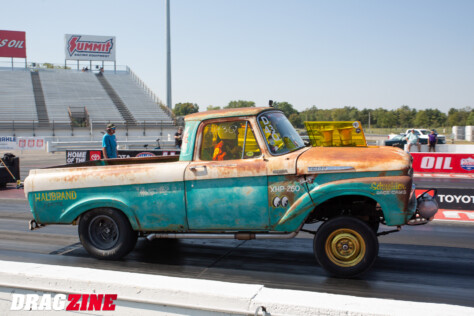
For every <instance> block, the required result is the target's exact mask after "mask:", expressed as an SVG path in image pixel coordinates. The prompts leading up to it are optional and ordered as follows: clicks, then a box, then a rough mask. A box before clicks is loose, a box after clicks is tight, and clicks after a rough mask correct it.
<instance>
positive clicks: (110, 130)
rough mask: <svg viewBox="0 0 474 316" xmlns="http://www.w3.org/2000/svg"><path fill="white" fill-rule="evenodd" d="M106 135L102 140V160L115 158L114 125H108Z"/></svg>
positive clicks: (115, 140) (116, 155)
mask: <svg viewBox="0 0 474 316" xmlns="http://www.w3.org/2000/svg"><path fill="white" fill-rule="evenodd" d="M106 132H107V133H106V134H104V137H103V138H102V153H103V154H104V159H109V158H117V157H118V153H117V139H116V137H115V125H114V124H108V125H107V130H106Z"/></svg>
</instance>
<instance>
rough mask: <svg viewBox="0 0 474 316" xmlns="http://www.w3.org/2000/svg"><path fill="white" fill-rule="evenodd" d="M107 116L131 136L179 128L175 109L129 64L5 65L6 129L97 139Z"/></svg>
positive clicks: (1, 116) (0, 75)
mask: <svg viewBox="0 0 474 316" xmlns="http://www.w3.org/2000/svg"><path fill="white" fill-rule="evenodd" d="M80 113H83V114H82V115H83V117H80V116H79V117H78V115H81V114H80ZM108 122H112V123H114V124H116V125H118V127H119V129H122V130H125V131H126V135H127V136H128V135H137V136H138V135H143V136H145V135H146V134H147V133H146V132H147V131H149V133H151V132H150V131H154V134H155V135H156V132H157V131H158V130H159V131H160V134H162V133H163V130H167V131H172V130H174V129H175V122H174V119H173V116H172V114H171V112H170V111H169V110H168V109H167V108H166V107H164V106H163V105H162V103H161V101H160V100H159V99H158V98H157V97H156V96H155V95H154V94H153V93H152V92H151V90H150V89H148V88H147V87H146V85H144V83H143V82H142V81H141V80H140V79H139V78H138V77H137V76H136V75H135V74H134V73H133V72H132V71H131V70H130V69H129V68H128V67H126V69H125V70H120V71H117V70H111V71H105V72H104V73H100V72H92V71H85V72H84V71H80V70H72V69H45V68H36V67H34V68H33V67H31V68H22V69H19V68H14V69H12V68H0V133H1V135H13V136H14V135H22V136H35V135H42V136H58V135H86V134H89V135H90V136H91V139H92V138H94V137H96V138H99V137H100V136H101V131H103V129H104V126H105V124H107V123H108Z"/></svg>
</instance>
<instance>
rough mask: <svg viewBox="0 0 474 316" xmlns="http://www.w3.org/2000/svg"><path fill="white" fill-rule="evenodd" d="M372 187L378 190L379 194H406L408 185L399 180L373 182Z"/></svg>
mask: <svg viewBox="0 0 474 316" xmlns="http://www.w3.org/2000/svg"><path fill="white" fill-rule="evenodd" d="M370 189H371V190H374V191H376V193H375V194H377V195H389V194H405V193H406V190H407V187H406V186H405V185H404V184H403V183H398V182H388V183H383V182H372V183H371V184H370Z"/></svg>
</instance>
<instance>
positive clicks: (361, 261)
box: [313, 216, 379, 277]
mask: <svg viewBox="0 0 474 316" xmlns="http://www.w3.org/2000/svg"><path fill="white" fill-rule="evenodd" d="M313 245H314V254H315V256H316V259H317V260H318V262H319V264H320V265H321V266H322V267H323V268H324V269H325V270H326V271H328V272H329V273H330V274H331V275H333V276H337V277H356V276H359V275H361V274H363V273H365V272H367V271H368V270H369V269H370V268H371V267H372V265H373V264H374V262H375V259H376V258H377V255H378V251H379V243H378V239H377V236H376V234H375V232H374V230H373V229H372V228H370V227H369V225H367V224H366V223H365V222H363V221H361V220H360V219H358V218H355V217H349V216H341V217H336V218H333V219H330V220H328V221H327V222H325V223H324V224H322V225H321V227H320V228H319V229H318V231H317V233H316V236H315V237H314V244H313Z"/></svg>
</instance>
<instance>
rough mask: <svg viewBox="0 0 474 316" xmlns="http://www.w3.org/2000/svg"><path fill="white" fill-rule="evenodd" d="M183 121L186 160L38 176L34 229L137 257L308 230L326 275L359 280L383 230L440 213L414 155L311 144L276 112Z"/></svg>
mask: <svg viewBox="0 0 474 316" xmlns="http://www.w3.org/2000/svg"><path fill="white" fill-rule="evenodd" d="M185 122H186V124H185V130H184V135H183V144H182V148H181V154H180V156H179V158H173V157H147V158H128V159H108V160H101V161H93V162H86V163H80V164H76V165H67V166H57V167H52V168H47V169H38V170H32V171H30V174H29V176H28V177H27V178H26V180H25V194H26V196H27V198H28V200H29V204H30V207H31V212H32V213H33V217H34V219H33V220H31V221H30V229H35V228H38V227H41V226H43V225H48V224H73V225H76V224H78V232H79V237H80V240H81V243H82V245H83V246H84V248H85V249H86V250H87V251H88V252H89V253H90V255H92V256H94V257H96V258H99V259H118V258H121V257H123V256H125V255H127V254H128V253H129V252H130V251H132V250H133V248H134V247H135V244H136V241H137V238H138V237H145V238H148V239H149V240H152V239H154V238H229V239H230V238H232V239H234V238H235V239H240V240H250V239H278V238H292V237H295V236H296V235H297V234H298V233H299V232H300V231H305V232H309V233H311V234H314V243H313V244H314V254H315V257H316V259H317V261H318V262H319V264H320V265H321V266H322V267H323V268H324V269H326V270H327V271H328V272H329V273H330V274H332V275H335V276H341V277H354V276H357V275H360V274H362V273H365V272H366V271H368V270H369V269H370V268H371V266H372V265H373V264H374V262H375V260H376V258H377V254H378V239H377V236H378V235H380V234H385V233H387V232H394V231H398V230H400V227H401V225H405V224H409V225H410V224H425V223H427V222H429V221H430V220H431V219H432V218H433V216H434V214H435V213H436V211H437V205H436V202H435V201H434V200H433V198H432V197H431V196H429V195H428V194H424V195H423V196H421V197H419V198H418V200H417V198H416V197H415V195H414V185H413V178H412V172H413V171H412V168H411V161H412V159H411V156H410V155H409V154H408V153H406V152H404V151H402V150H400V149H398V148H391V147H370V146H358V147H350V144H349V143H347V142H344V144H343V145H341V146H340V147H324V146H320V147H311V146H308V144H307V143H305V142H304V141H303V140H302V138H301V137H300V136H299V135H298V133H297V132H296V130H295V129H294V128H293V126H292V125H291V123H290V122H289V121H288V119H287V118H286V117H285V115H284V114H283V113H282V112H281V111H279V110H277V109H275V108H272V107H267V108H241V109H229V110H217V111H209V112H202V113H195V114H192V115H188V116H187V117H186V118H185ZM355 126H356V124H355ZM313 223H318V224H317V225H308V226H306V227H317V228H314V229H313V230H311V229H308V228H303V226H304V225H305V224H313ZM380 224H383V225H387V226H393V229H390V228H388V229H381V230H379V225H380Z"/></svg>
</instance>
